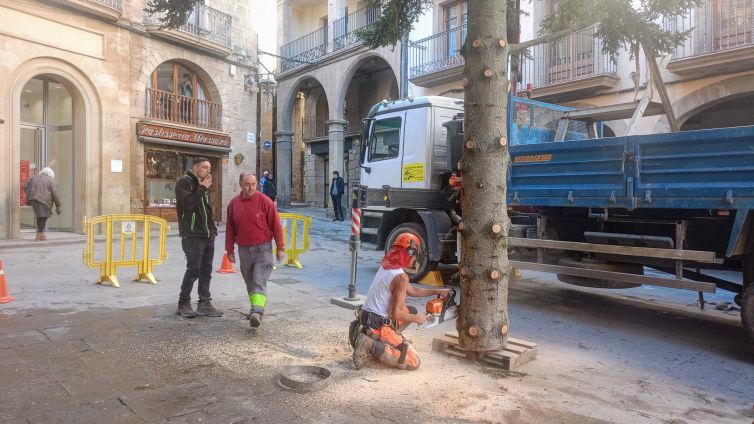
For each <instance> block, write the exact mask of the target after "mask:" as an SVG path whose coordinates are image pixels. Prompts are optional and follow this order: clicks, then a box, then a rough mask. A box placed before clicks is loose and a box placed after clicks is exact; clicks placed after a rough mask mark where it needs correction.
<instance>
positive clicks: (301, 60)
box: [280, 26, 328, 72]
mask: <svg viewBox="0 0 754 424" xmlns="http://www.w3.org/2000/svg"><path fill="white" fill-rule="evenodd" d="M327 28H328V27H327V26H324V27H322V28H320V29H317V30H315V31H312V32H310V33H309V34H306V35H304V36H303V37H300V38H297V39H296V40H293V41H291V42H290V43H288V44H286V45H284V46H282V47H280V56H281V57H282V59H281V60H282V64H281V67H282V70H283V72H285V71H288V70H291V69H294V68H297V67H299V66H302V65H306V64H309V63H311V62H314V61H315V60H317V59H319V58H320V57H322V56H324V55H325V54H326V53H327V44H328V38H327V37H328V35H327Z"/></svg>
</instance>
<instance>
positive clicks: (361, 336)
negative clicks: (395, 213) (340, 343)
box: [349, 233, 449, 370]
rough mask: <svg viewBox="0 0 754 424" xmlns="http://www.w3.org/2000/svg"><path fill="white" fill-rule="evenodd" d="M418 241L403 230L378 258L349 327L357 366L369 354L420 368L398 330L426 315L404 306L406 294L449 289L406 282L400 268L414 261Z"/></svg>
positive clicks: (444, 292)
mask: <svg viewBox="0 0 754 424" xmlns="http://www.w3.org/2000/svg"><path fill="white" fill-rule="evenodd" d="M420 243H421V241H420V240H419V238H418V237H417V236H415V235H413V234H410V233H403V234H401V235H399V236H398V237H397V238H396V239H395V241H394V242H393V246H392V247H391V249H390V251H388V252H387V254H386V255H385V257H384V258H383V259H382V262H380V269H379V270H378V271H377V275H375V276H374V280H373V281H372V285H371V286H370V287H369V291H368V292H367V298H366V301H365V302H364V306H363V307H362V308H361V309H359V310H358V311H357V320H356V321H354V322H352V323H351V328H350V329H349V337H350V340H351V343H352V345H353V346H354V351H353V364H354V367H355V368H356V369H357V370H358V369H361V368H363V367H364V361H365V360H366V359H367V357H369V356H373V357H375V358H377V359H378V360H379V361H380V362H382V363H383V364H385V365H388V366H391V367H395V368H400V369H405V370H415V369H417V368H419V363H420V362H421V361H420V360H419V355H417V353H416V351H415V350H414V348H413V347H411V346H409V344H408V343H406V340H405V339H404V338H403V335H402V334H401V331H402V330H404V329H405V328H406V327H408V325H409V324H411V323H412V322H415V323H417V324H418V325H421V324H424V323H425V322H426V321H427V316H426V315H424V313H423V312H418V311H417V310H416V308H414V307H413V306H406V296H411V297H426V296H433V295H438V296H447V295H448V292H449V290H448V289H433V290H428V289H421V288H417V287H414V286H412V285H411V284H410V283H409V279H408V275H407V274H406V273H405V272H404V271H403V269H404V268H408V267H411V266H413V265H414V262H416V254H417V253H418V251H419V244H420Z"/></svg>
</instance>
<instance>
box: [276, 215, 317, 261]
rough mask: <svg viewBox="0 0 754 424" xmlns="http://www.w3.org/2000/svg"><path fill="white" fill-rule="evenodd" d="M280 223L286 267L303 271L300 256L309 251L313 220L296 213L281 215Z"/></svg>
mask: <svg viewBox="0 0 754 424" xmlns="http://www.w3.org/2000/svg"><path fill="white" fill-rule="evenodd" d="M280 221H281V222H282V224H283V243H285V255H286V257H287V260H286V263H285V265H286V266H294V267H296V268H298V269H302V268H303V266H302V265H301V262H300V261H299V260H298V256H299V255H300V254H302V253H304V252H306V251H307V250H309V227H311V225H312V219H311V218H310V217H308V216H305V215H299V214H296V213H281V214H280ZM289 234H290V235H289Z"/></svg>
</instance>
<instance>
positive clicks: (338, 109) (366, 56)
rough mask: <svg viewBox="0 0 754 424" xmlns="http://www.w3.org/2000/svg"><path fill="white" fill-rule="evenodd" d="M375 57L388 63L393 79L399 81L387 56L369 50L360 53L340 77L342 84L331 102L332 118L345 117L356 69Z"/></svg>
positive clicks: (337, 86)
mask: <svg viewBox="0 0 754 424" xmlns="http://www.w3.org/2000/svg"><path fill="white" fill-rule="evenodd" d="M374 58H377V59H379V60H381V61H383V62H384V63H386V64H387V65H388V67H389V68H390V71H391V73H392V76H393V80H394V81H395V82H396V84H397V83H398V77H397V75H399V73H398V72H396V70H395V69H394V68H393V65H392V64H391V63H390V61H389V60H388V59H387V58H385V56H383V55H381V54H379V53H377V52H375V51H368V52H365V53H362V54H360V55H359V56H357V57H355V58H354V60H353V61H352V62H351V63H350V64H349V65H348V67H347V68H346V71H345V72H344V73H343V78H342V79H340V84H338V85H336V87H335V88H336V91H335V93H334V94H335V95H334V98H333V101H332V102H330V119H343V116H342V115H343V108H344V104H345V100H346V95H347V94H348V87H349V86H350V85H351V80H352V79H353V77H354V75H355V74H356V71H358V69H359V68H360V67H361V66H362V65H363V64H364V63H365V62H367V61H368V60H371V59H374Z"/></svg>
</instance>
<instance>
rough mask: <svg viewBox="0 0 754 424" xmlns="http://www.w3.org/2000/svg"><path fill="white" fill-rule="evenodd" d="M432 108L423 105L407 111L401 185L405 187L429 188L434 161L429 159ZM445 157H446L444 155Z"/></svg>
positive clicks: (402, 152)
mask: <svg viewBox="0 0 754 424" xmlns="http://www.w3.org/2000/svg"><path fill="white" fill-rule="evenodd" d="M431 113H432V108H429V107H422V108H416V109H409V110H407V111H406V123H405V124H404V129H405V131H404V132H403V133H404V134H405V135H404V137H403V148H402V151H401V157H402V158H403V162H402V163H401V186H402V187H403V188H424V189H426V188H429V182H430V173H431V172H432V170H431V166H432V162H431V161H430V160H428V159H429V158H428V156H429V155H430V149H431V148H432V143H431V140H429V139H428V137H427V135H428V134H430V133H431V132H430V128H431V126H432V116H431V115H430V114H431ZM443 159H445V158H444V157H443Z"/></svg>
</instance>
